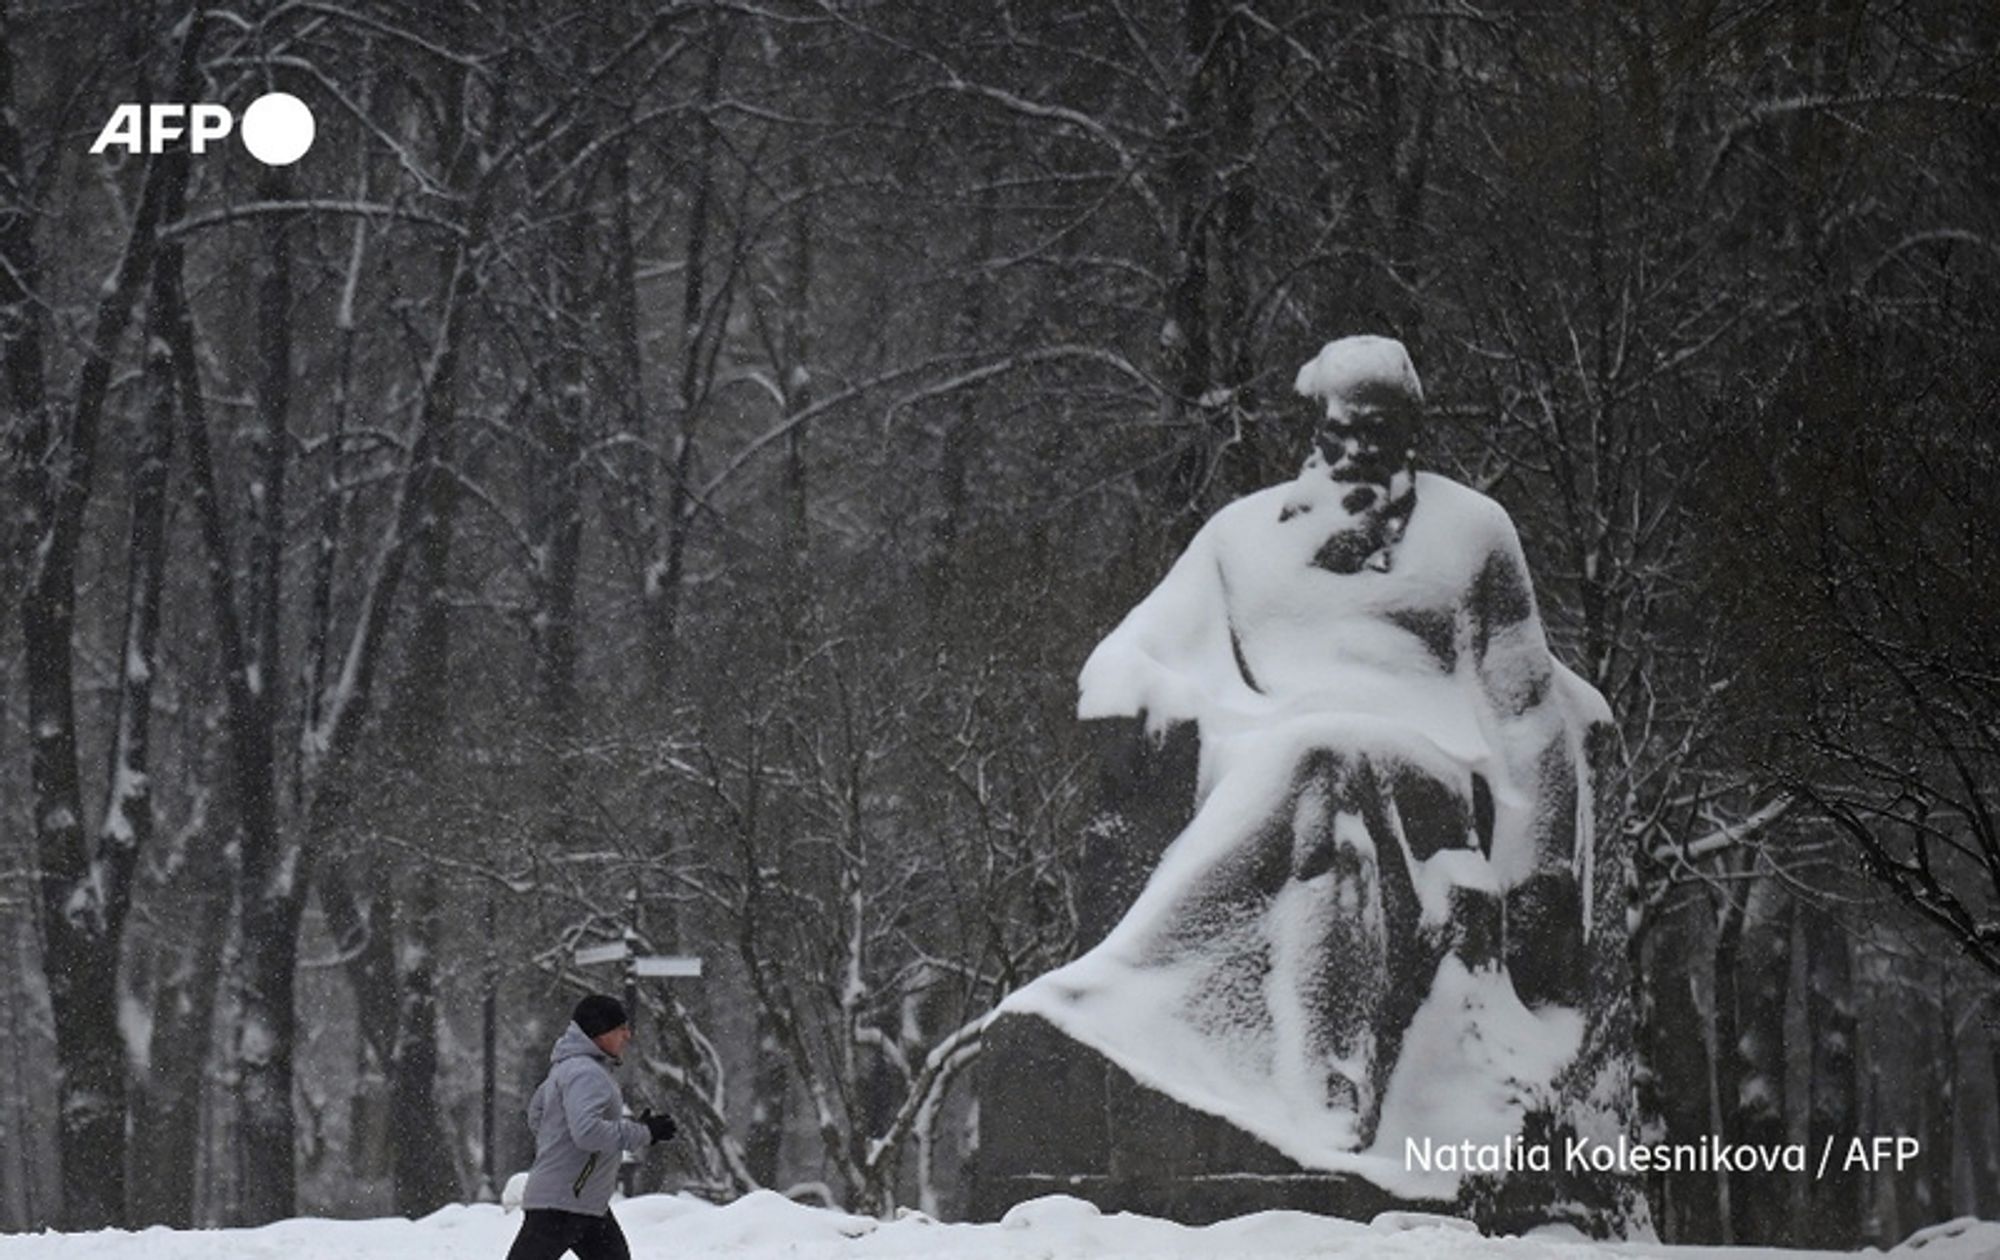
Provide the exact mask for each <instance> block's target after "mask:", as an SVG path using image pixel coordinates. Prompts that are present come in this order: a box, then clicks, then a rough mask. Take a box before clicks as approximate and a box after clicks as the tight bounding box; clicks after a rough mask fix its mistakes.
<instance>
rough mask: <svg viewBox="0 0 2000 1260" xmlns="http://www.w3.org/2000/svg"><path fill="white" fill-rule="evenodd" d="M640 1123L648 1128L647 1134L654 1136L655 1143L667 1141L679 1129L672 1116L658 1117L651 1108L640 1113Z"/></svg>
mask: <svg viewBox="0 0 2000 1260" xmlns="http://www.w3.org/2000/svg"><path fill="white" fill-rule="evenodd" d="M639 1123H640V1124H643V1125H645V1126H646V1132H648V1133H650V1134H652V1135H653V1140H654V1141H655V1142H664V1141H666V1140H667V1139H668V1138H670V1137H672V1136H673V1135H674V1134H675V1132H676V1131H677V1129H678V1126H676V1125H675V1124H674V1118H673V1117H672V1116H656V1115H654V1114H653V1112H652V1109H651V1108H648V1109H647V1110H645V1111H642V1112H640V1113H639Z"/></svg>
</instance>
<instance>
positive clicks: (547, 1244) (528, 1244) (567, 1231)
mask: <svg viewBox="0 0 2000 1260" xmlns="http://www.w3.org/2000/svg"><path fill="white" fill-rule="evenodd" d="M522 1215H523V1216H524V1217H526V1218H527V1219H525V1220H523V1221H522V1222H521V1232H520V1234H519V1235H518V1236H517V1237H516V1238H515V1239H514V1245H513V1246H512V1247H511V1248H509V1249H508V1251H507V1260H557V1257H559V1256H561V1255H562V1254H563V1253H564V1252H565V1251H574V1252H575V1253H576V1256H577V1260H632V1251H631V1249H630V1248H629V1247H627V1246H626V1245H625V1231H624V1230H622V1229H620V1228H618V1222H617V1221H616V1220H614V1219H613V1218H612V1216H611V1213H609V1212H606V1213H605V1214H604V1215H602V1216H585V1215H584V1214H583V1213H581V1212H559V1211H557V1210H556V1209H554V1208H529V1209H528V1210H527V1211H526V1212H524V1213H522Z"/></svg>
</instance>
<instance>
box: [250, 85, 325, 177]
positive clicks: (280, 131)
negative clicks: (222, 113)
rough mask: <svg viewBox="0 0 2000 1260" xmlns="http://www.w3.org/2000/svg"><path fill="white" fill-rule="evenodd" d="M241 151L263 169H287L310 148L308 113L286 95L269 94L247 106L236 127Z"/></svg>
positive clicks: (311, 137)
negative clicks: (276, 167)
mask: <svg viewBox="0 0 2000 1260" xmlns="http://www.w3.org/2000/svg"><path fill="white" fill-rule="evenodd" d="M238 126H239V128H240V130H241V133H242V136H243V147H244V148H246V149H248V150H250V156H251V157H253V158H256V159H257V160H258V161H259V162H262V163H263V164H264V165H266V166H290V165H291V164H292V163H294V162H296V161H298V160H299V159H300V158H302V157H304V156H305V155H306V150H307V149H310V148H312V142H313V134H314V131H315V130H316V128H315V126H314V124H313V116H312V111H311V110H309V109H307V108H306V103H305V102H304V101H302V100H300V99H299V98H298V97H296V96H293V95H292V94H291V93H290V92H269V93H266V94H265V95H263V96H260V97H258V98H257V99H256V100H254V101H251V102H250V107H249V108H248V109H246V110H244V111H243V121H242V122H241V123H240V124H238Z"/></svg>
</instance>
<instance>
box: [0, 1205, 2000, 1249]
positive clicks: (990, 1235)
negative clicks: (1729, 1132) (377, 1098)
mask: <svg viewBox="0 0 2000 1260" xmlns="http://www.w3.org/2000/svg"><path fill="white" fill-rule="evenodd" d="M615 1211H616V1214H617V1216H618V1219H619V1221H620V1222H621V1223H622V1224H623V1225H624V1227H625V1232H626V1234H627V1236H628V1237H629V1238H630V1239H631V1242H632V1254H633V1256H634V1258H635V1260H700V1258H702V1257H724V1256H727V1257H735V1258H737V1260H756V1258H759V1257H768V1258H770V1260H778V1258H779V1257H784V1258H785V1260H904V1258H908V1260H916V1258H919V1257H931V1256H940V1257H967V1258H969V1260H1112V1258H1114V1257H1131V1258H1134V1260H1136V1258H1138V1257H1147V1258H1148V1260H1150V1258H1152V1257H1162V1258H1174V1257H1183V1258H1186V1260H1206V1258H1208V1257H1217V1258H1220V1257H1228V1258H1229V1260H1295V1258H1296V1260H1305V1257H1309V1256H1310V1257H1329V1256H1332V1257H1351V1258H1353V1260H1375V1258H1377V1257H1382V1258H1385V1260H1386V1258H1392V1257H1410V1258H1411V1260H1416V1258H1419V1257H1422V1258H1425V1260H1429V1258H1431V1257H1443V1258H1445V1260H1456V1258H1458V1257H1486V1256H1492V1257H1498V1258H1501V1260H1560V1258H1561V1257H1568V1256H1574V1257H1579V1258H1581V1257H1585V1256H1604V1255H1607V1254H1609V1255H1616V1256H1632V1257H1640V1256H1660V1257H1669V1258H1671V1260H1701V1258H1702V1257H1716V1258H1718V1260H1720V1258H1721V1257H1728V1258H1729V1260H1751V1258H1752V1257H1772V1258H1776V1257H1788V1258H1791V1260H1804V1258H1805V1257H1807V1256H1811V1255H1821V1254H1825V1253H1818V1252H1811V1253H1809V1252H1796V1251H1794V1252H1784V1251H1774V1250H1764V1249H1744V1250H1731V1249H1726V1248H1711V1247H1659V1246H1646V1245H1642V1244H1633V1243H1626V1244H1619V1245H1616V1246H1601V1245H1592V1244H1588V1243H1577V1242H1567V1241H1563V1240H1561V1239H1556V1238H1540V1237H1536V1238H1481V1237H1479V1236H1478V1235H1476V1234H1473V1233H1470V1232H1466V1231H1464V1230H1462V1229H1454V1228H1447V1227H1446V1226H1444V1225H1437V1224H1418V1223H1415V1222H1409V1221H1401V1222H1393V1223H1392V1222H1386V1221H1385V1222H1379V1223H1377V1224H1376V1225H1372V1226H1371V1225H1357V1224H1352V1223H1349V1222H1345V1221H1334V1220H1329V1219H1327V1218H1325V1217H1318V1216H1308V1215H1305V1214H1302V1213H1298V1212H1264V1213H1260V1214H1258V1215H1255V1216H1247V1217H1242V1218H1239V1219H1237V1220H1233V1221H1225V1222H1223V1223H1221V1224H1219V1225H1210V1226H1207V1227H1205V1228H1200V1229H1193V1228H1189V1227H1187V1226H1183V1225H1175V1224H1173V1223H1171V1222H1168V1221H1160V1220H1155V1219H1152V1218H1150V1217H1143V1216H1126V1215H1118V1216H1102V1215H1099V1214H1098V1212H1097V1210H1096V1209H1095V1208H1092V1207H1091V1206H1090V1205H1088V1204H1086V1203H1081V1202H1079V1201H1077V1200H1075V1199H1068V1198H1048V1199H1038V1200H1036V1201H1034V1202H1032V1203H1024V1204H1022V1205H1020V1206H1019V1207H1017V1208H1015V1209H1014V1211H1013V1212H1011V1213H1009V1214H1008V1216H1007V1218H1006V1219H1005V1220H1004V1221H1002V1222H1001V1223H999V1224H997V1225H944V1224H939V1223H937V1222H935V1221H931V1220H929V1219H927V1218H925V1217H922V1216H908V1217H905V1218H904V1219H901V1220H897V1221H893V1222H889V1223H886V1224H884V1223H880V1222H877V1221H874V1220H870V1219H867V1218H864V1217H854V1216H845V1215H842V1214H840V1213H837V1212H827V1211H822V1210H819V1209H815V1208H807V1207H801V1206H799V1205H797V1204H794V1203H792V1202H790V1201H789V1200H787V1199H784V1198H782V1197H780V1196H778V1195H776V1194H772V1193H769V1192H764V1193H759V1194H753V1195H750V1196H749V1197H747V1198H744V1199H741V1200H738V1201H737V1202H735V1203H732V1204H730V1205H729V1206H727V1207H714V1206H711V1205H709V1204H706V1203H702V1202H699V1201H697V1200H693V1199H687V1198H676V1197H669V1196H666V1195H648V1196H645V1197H642V1198H638V1199H633V1200H630V1201H627V1202H623V1203H620V1204H618V1205H617V1207H616V1208H615ZM520 1222H521V1218H520V1216H519V1214H518V1213H510V1212H503V1211H502V1210H501V1209H500V1208H498V1207H490V1206H475V1207H450V1208H446V1209H444V1210H443V1211H441V1212H438V1213H436V1214H435V1215H432V1216H428V1217H425V1218H424V1219H423V1220H420V1221H406V1220H401V1219H390V1220H375V1221H328V1220H291V1221H281V1222H279V1223H278V1224H275V1225H267V1226H265V1227H263V1228H262V1229H242V1230H183V1231H176V1230H170V1229H166V1228H163V1227H156V1228H153V1229H148V1230H142V1231H139V1232H137V1233H127V1232H123V1231H118V1230H105V1231H101V1232H98V1233H92V1234H68V1235H64V1234H15V1235H0V1260H28V1258H30V1257H33V1258H34V1260H352V1258H354V1257H369V1258H370V1260H460V1258H463V1260H475V1258H477V1260H501V1257H504V1256H505V1255H506V1253H507V1247H508V1245H509V1244H510V1243H511V1242H512V1241H513V1238H514V1233H515V1231H516V1230H517V1229H518V1228H519V1226H520ZM1412 1225H1416V1227H1414V1228H1411V1227H1408V1226H1412ZM1866 1254H1880V1253H1877V1252H1871V1253H1866ZM1890 1254H1891V1255H1894V1256H1907V1257H1910V1258H1911V1260H1995V1258H1996V1257H2000V1223H1993V1222H1985V1223H1980V1222H1972V1221H1961V1222H1955V1223H1953V1224H1950V1225H1941V1226H1936V1227H1934V1228H1932V1229H1930V1230H1927V1231H1925V1232H1924V1233H1921V1234H1919V1235H1917V1236H1916V1237H1915V1238H1912V1239H1911V1240H1910V1241H1909V1242H1906V1243H1904V1244H1903V1245H1902V1246H1900V1247H1898V1248H1896V1249H1895V1250H1894V1251H1893V1252H1891V1253H1890Z"/></svg>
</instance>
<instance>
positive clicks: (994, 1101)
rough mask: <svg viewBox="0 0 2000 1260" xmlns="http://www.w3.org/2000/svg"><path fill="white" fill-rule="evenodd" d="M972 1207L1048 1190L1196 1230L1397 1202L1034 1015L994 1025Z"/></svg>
mask: <svg viewBox="0 0 2000 1260" xmlns="http://www.w3.org/2000/svg"><path fill="white" fill-rule="evenodd" d="M978 1089H979V1108H980V1111H979V1117H980V1119H979V1129H980V1137H979V1155H978V1159H977V1162H976V1166H975V1167H974V1169H973V1174H972V1194H971V1202H970V1204H969V1212H970V1215H971V1216H972V1218H973V1219H975V1220H996V1219H998V1218H999V1217H1000V1216H1001V1215H1003V1214H1004V1213H1005V1212H1006V1211H1007V1209H1008V1208H1010V1207H1012V1206H1014V1205H1015V1204H1016V1203H1020V1202H1023V1201H1025V1200H1028V1199H1033V1198H1039V1197H1040V1196H1042V1195H1048V1194H1068V1195H1074V1196H1075V1197H1077V1198H1079V1199H1085V1200H1088V1201H1089V1202H1091V1203H1094V1204H1096V1205H1097V1206H1098V1207H1099V1208H1101V1209H1102V1210H1104V1211H1106V1212H1140V1213H1144V1214H1146V1215H1148V1216H1158V1217H1164V1218H1167V1219H1171V1220H1176V1221H1181V1222H1183V1223H1186V1224H1191V1225H1199V1224H1207V1223H1209V1222H1212V1221H1218V1220H1224V1219H1227V1218H1229V1217H1233V1216H1242V1215H1246V1214H1248V1213H1251V1212H1262V1211H1268V1210H1271V1209H1274V1208H1284V1209H1292V1210H1296V1211H1303V1212H1320V1213H1324V1214H1326V1215H1330V1216H1343V1217H1347V1218H1349V1219H1352V1220H1363V1221H1365V1220H1368V1219H1369V1218H1370V1217H1372V1216H1374V1215H1375V1214H1376V1213H1378V1212H1383V1211H1389V1210H1392V1209H1408V1210H1414V1211H1428V1212H1449V1211H1451V1210H1452V1205H1450V1204H1448V1203H1444V1202H1436V1201H1411V1200H1406V1199H1398V1198H1396V1197H1395V1196H1393V1195H1391V1194H1389V1193H1388V1192H1387V1191H1385V1190H1383V1189H1382V1188H1381V1187H1379V1186H1377V1185H1375V1184H1374V1183H1372V1182H1370V1181H1368V1180H1366V1179H1365V1178H1361V1177H1356V1176H1352V1175H1350V1174H1343V1173H1330V1172H1324V1171H1315V1170H1311V1169H1306V1168H1302V1167H1300V1166H1299V1165H1298V1164H1297V1163H1296V1162H1295V1161H1293V1160H1291V1159H1289V1158H1288V1157H1286V1156H1285V1155H1282V1154H1280V1153H1279V1152H1278V1151H1277V1150H1275V1149H1273V1148H1272V1147H1271V1146H1270V1145H1268V1144H1267V1143H1265V1142H1262V1141H1260V1140H1258V1139H1257V1138H1254V1137H1252V1136H1250V1135H1249V1134H1248V1133H1245V1132H1243V1131H1242V1130H1241V1129H1238V1128H1237V1127H1236V1126H1234V1125H1232V1124H1230V1123H1229V1122H1227V1121H1225V1120H1222V1119H1220V1118H1218V1117H1215V1116H1211V1115H1209V1114H1207V1113H1206V1112H1202V1111H1197V1110H1195V1109H1194V1108H1192V1107H1187V1106H1184V1105H1183V1104H1181V1103H1179V1102H1176V1101H1174V1100H1173V1099H1171V1098H1169V1097H1167V1096H1166V1095H1165V1094H1162V1093H1160V1092H1158V1091H1157V1090H1153V1089H1149V1088H1147V1087H1146V1086H1144V1085H1141V1084H1140V1083H1139V1082H1137V1081H1136V1080H1134V1079H1133V1078H1132V1076H1131V1075H1130V1074H1129V1073H1127V1072H1125V1071H1124V1070H1123V1069H1121V1068H1119V1067H1118V1066H1117V1065H1115V1064H1113V1063H1112V1062H1111V1061H1110V1060H1108V1059H1106V1058H1105V1057H1104V1056H1103V1055H1101V1054H1098V1053H1097V1052H1096V1051H1094V1050H1091V1049H1089V1048H1088V1047H1086V1046H1083V1045H1082V1044H1080V1043H1078V1042H1076V1041H1074V1040H1072V1039H1070V1038H1069V1037H1067V1036H1065V1035H1064V1034H1063V1033H1062V1032H1061V1031H1060V1030H1058V1029H1057V1028H1056V1027H1055V1026H1054V1025H1052V1024H1050V1023H1049V1022H1048V1021H1046V1020H1044V1019H1041V1018H1039V1017H1037V1016H1033V1015H1013V1014H1009V1015H1003V1016H1001V1017H1000V1018H999V1019H997V1020H995V1021H994V1022H993V1024H992V1025H991V1026H990V1027H989V1028H988V1029H987V1030H986V1038H985V1048H984V1050H983V1051H982V1052H981V1055H980V1060H979V1066H978Z"/></svg>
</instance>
